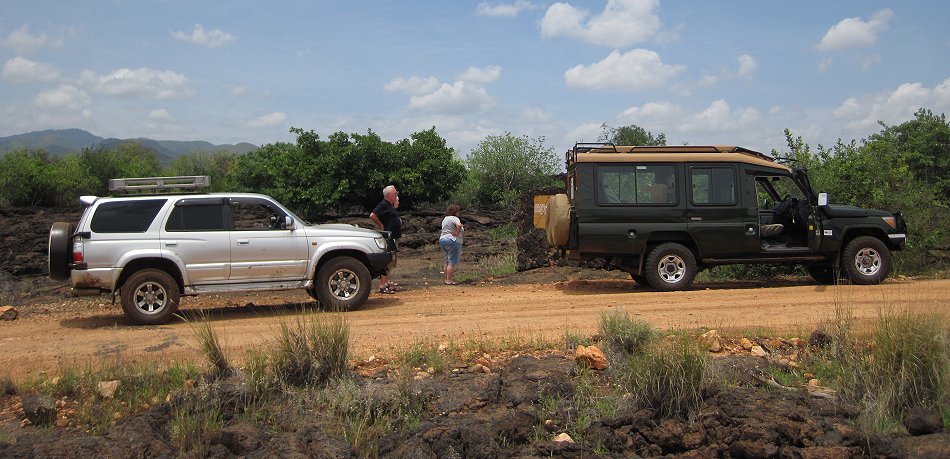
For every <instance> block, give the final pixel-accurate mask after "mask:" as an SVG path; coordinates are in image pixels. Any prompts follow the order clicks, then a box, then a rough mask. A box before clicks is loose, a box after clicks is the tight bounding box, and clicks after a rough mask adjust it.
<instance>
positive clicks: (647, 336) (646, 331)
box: [600, 309, 659, 356]
mask: <svg viewBox="0 0 950 459" xmlns="http://www.w3.org/2000/svg"><path fill="white" fill-rule="evenodd" d="M600 334H601V336H602V337H603V339H604V340H605V341H606V342H607V344H608V346H610V348H611V349H612V350H614V351H617V352H621V353H623V354H625V355H628V356H635V355H640V354H642V353H643V352H644V350H645V349H646V348H647V346H649V345H650V344H651V343H653V341H654V340H656V338H657V337H658V336H659V333H658V332H657V331H656V329H654V328H653V326H652V325H650V323H649V322H645V321H642V320H635V319H631V318H630V316H629V315H628V314H627V312H626V311H622V310H618V309H614V310H611V311H610V312H605V313H603V314H601V316H600Z"/></svg>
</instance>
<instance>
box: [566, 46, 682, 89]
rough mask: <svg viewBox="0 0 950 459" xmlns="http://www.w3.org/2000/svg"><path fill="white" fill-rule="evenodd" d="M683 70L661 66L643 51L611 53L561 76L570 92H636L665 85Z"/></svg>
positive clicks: (650, 52) (655, 57)
mask: <svg viewBox="0 0 950 459" xmlns="http://www.w3.org/2000/svg"><path fill="white" fill-rule="evenodd" d="M684 68H686V66H683V65H666V64H664V63H663V62H662V60H661V59H660V55H659V54H657V53H655V52H653V51H650V50H647V49H635V50H632V51H627V52H626V53H623V54H621V53H620V51H618V50H614V51H613V52H611V53H610V54H609V55H608V56H607V57H606V58H604V60H602V61H600V62H595V63H593V64H591V65H590V66H584V65H577V66H575V67H573V68H571V69H568V70H567V71H566V72H564V81H565V82H566V84H567V85H568V86H569V87H574V88H587V89H625V90H630V91H636V90H640V89H645V88H652V87H658V86H663V85H666V84H668V82H669V80H670V79H671V78H673V77H674V76H676V74H677V73H679V72H680V71H682V70H683V69H684Z"/></svg>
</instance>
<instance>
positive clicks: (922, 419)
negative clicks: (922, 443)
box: [904, 406, 943, 435]
mask: <svg viewBox="0 0 950 459" xmlns="http://www.w3.org/2000/svg"><path fill="white" fill-rule="evenodd" d="M904 427H906V428H907V432H908V433H910V434H911V435H927V434H932V433H936V432H940V430H941V429H943V419H942V418H941V417H940V413H938V412H937V411H935V410H930V409H927V408H924V407H922V406H918V407H915V408H912V409H911V410H910V411H909V412H907V415H906V416H904Z"/></svg>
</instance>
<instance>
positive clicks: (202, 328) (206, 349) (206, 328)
mask: <svg viewBox="0 0 950 459" xmlns="http://www.w3.org/2000/svg"><path fill="white" fill-rule="evenodd" d="M192 331H193V332H194V334H195V339H197V340H198V349H199V350H200V351H201V355H202V356H204V358H205V361H206V362H207V363H208V365H209V366H210V367H211V374H212V376H215V377H221V376H227V375H229V374H231V373H232V368H231V363H230V362H229V361H228V358H227V355H225V353H224V348H223V347H222V346H221V341H220V340H219V339H218V334H217V332H215V330H214V327H212V326H211V321H210V320H208V319H206V318H202V319H201V320H199V321H198V322H194V323H193V325H192Z"/></svg>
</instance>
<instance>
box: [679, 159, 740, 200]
mask: <svg viewBox="0 0 950 459" xmlns="http://www.w3.org/2000/svg"><path fill="white" fill-rule="evenodd" d="M690 182H691V183H692V198H691V199H692V201H693V204H695V205H700V206H731V205H735V204H736V195H737V193H736V172H735V169H733V168H732V167H728V166H724V167H693V168H691V169H690Z"/></svg>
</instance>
